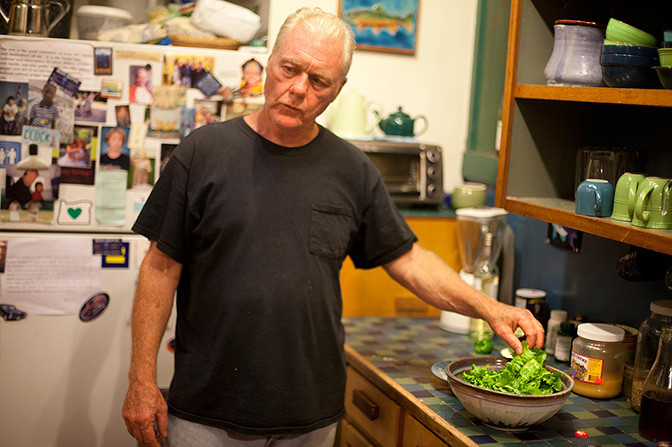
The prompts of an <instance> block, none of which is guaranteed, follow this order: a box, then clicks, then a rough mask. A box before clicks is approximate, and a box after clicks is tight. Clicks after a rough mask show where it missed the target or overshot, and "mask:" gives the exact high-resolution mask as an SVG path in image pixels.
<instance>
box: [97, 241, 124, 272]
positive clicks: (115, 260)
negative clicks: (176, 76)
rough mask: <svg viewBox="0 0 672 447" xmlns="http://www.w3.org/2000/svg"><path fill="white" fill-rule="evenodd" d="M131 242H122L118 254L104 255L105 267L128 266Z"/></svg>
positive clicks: (103, 262) (103, 265) (103, 263)
mask: <svg viewBox="0 0 672 447" xmlns="http://www.w3.org/2000/svg"><path fill="white" fill-rule="evenodd" d="M128 257H129V243H128V242H122V243H121V250H120V253H119V254H118V255H103V257H102V266H101V267H103V268H128Z"/></svg>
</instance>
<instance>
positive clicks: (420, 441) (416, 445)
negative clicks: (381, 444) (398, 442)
mask: <svg viewBox="0 0 672 447" xmlns="http://www.w3.org/2000/svg"><path fill="white" fill-rule="evenodd" d="M447 445H448V444H446V443H445V442H443V441H442V440H441V439H439V438H438V437H437V436H436V435H435V434H434V433H432V432H431V431H430V430H429V429H428V428H427V427H425V426H424V425H422V424H421V423H420V422H419V421H418V420H417V419H416V418H414V417H413V416H411V415H410V414H406V418H405V419H404V440H403V443H402V447H445V446H447Z"/></svg>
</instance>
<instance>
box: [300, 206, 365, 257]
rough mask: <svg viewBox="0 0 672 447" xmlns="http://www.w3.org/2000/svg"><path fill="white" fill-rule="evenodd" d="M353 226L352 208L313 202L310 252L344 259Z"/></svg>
mask: <svg viewBox="0 0 672 447" xmlns="http://www.w3.org/2000/svg"><path fill="white" fill-rule="evenodd" d="M353 227H354V226H353V219H352V211H351V210H350V208H345V207H339V206H331V205H323V204H320V203H313V204H312V205H311V209H310V252H311V253H312V254H314V255H316V256H320V257H322V258H326V259H344V258H345V256H346V255H347V253H348V246H349V244H350V237H351V236H350V235H351V233H352V232H353V231H354V228H353Z"/></svg>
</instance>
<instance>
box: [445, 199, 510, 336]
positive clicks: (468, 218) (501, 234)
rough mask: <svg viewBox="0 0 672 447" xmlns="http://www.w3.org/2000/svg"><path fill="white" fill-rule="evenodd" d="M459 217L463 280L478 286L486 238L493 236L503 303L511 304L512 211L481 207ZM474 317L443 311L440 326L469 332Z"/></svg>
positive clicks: (492, 250)
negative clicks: (478, 268)
mask: <svg viewBox="0 0 672 447" xmlns="http://www.w3.org/2000/svg"><path fill="white" fill-rule="evenodd" d="M455 213H456V214H457V236H458V237H457V244H458V249H459V254H460V261H461V262H462V269H461V270H460V272H459V275H460V278H461V279H462V280H463V281H464V282H466V283H467V284H469V285H470V286H472V287H473V286H474V275H473V272H474V267H475V266H476V264H477V262H478V261H479V254H480V253H482V251H483V245H484V242H485V235H486V234H491V235H492V236H491V237H492V246H491V248H490V261H491V262H493V263H496V262H497V261H498V260H499V258H500V256H503V258H502V268H501V278H500V286H499V287H500V292H499V301H502V302H504V303H507V304H511V303H512V301H513V297H512V289H513V267H514V262H513V256H514V247H513V231H512V230H511V227H509V226H508V224H507V223H506V216H507V215H508V212H506V211H505V210H503V209H501V208H491V207H479V208H460V209H458V210H456V211H455ZM470 320H471V319H470V318H469V317H466V316H464V315H460V314H458V313H455V312H448V311H442V312H441V320H440V326H441V328H443V329H444V330H447V331H448V332H454V333H458V334H467V333H469V324H470Z"/></svg>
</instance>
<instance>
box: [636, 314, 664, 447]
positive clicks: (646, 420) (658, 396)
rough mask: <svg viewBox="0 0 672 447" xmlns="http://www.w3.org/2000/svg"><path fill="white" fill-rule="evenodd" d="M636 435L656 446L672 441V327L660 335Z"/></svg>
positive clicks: (647, 381)
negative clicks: (655, 443)
mask: <svg viewBox="0 0 672 447" xmlns="http://www.w3.org/2000/svg"><path fill="white" fill-rule="evenodd" d="M639 434H640V435H642V437H644V438H646V439H648V440H649V441H654V442H657V443H658V445H659V446H662V445H667V446H669V445H670V444H671V443H672V327H670V326H665V327H664V328H663V330H662V331H661V334H660V342H659V344H658V354H657V356H656V361H655V362H654V363H653V366H652V367H651V372H650V373H649V375H648V376H647V378H646V381H645V382H644V393H643V394H642V411H641V413H640V415H639Z"/></svg>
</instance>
